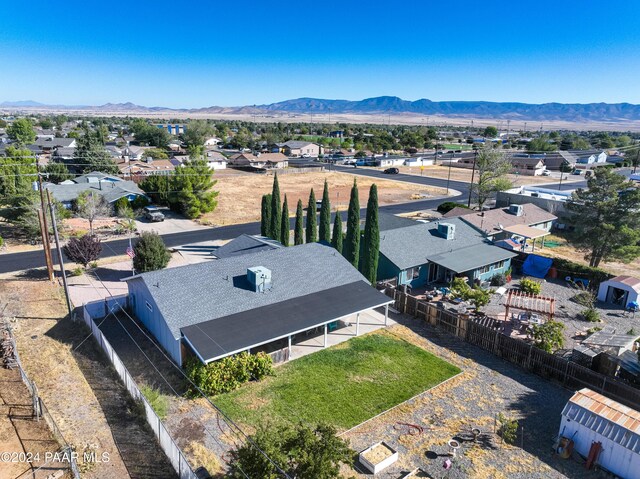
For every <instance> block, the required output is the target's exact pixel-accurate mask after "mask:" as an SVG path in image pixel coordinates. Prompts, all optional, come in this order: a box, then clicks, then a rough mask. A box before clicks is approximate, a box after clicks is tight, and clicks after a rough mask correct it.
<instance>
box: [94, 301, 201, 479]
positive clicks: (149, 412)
mask: <svg viewBox="0 0 640 479" xmlns="http://www.w3.org/2000/svg"><path fill="white" fill-rule="evenodd" d="M126 305H127V297H126V296H117V297H113V298H109V299H105V300H104V302H95V303H89V304H85V305H84V307H83V318H84V322H85V323H86V325H87V326H88V327H89V328H90V329H91V332H92V333H93V337H94V338H95V340H96V341H97V343H98V344H99V345H100V347H101V348H102V350H103V351H104V352H105V354H106V355H107V357H108V358H109V361H111V364H112V365H113V367H114V368H115V370H116V372H117V373H118V376H120V379H121V380H122V382H123V383H124V385H125V387H126V388H127V391H129V394H130V395H131V397H132V398H133V399H134V400H136V401H142V403H143V404H144V410H145V416H146V419H147V423H149V426H151V429H153V433H154V434H155V436H156V439H157V441H158V444H160V447H161V448H162V450H163V451H164V453H165V454H166V456H167V457H168V458H169V461H170V462H171V465H172V466H173V468H174V469H175V471H176V472H177V473H178V477H179V478H180V479H198V476H196V473H195V472H194V471H193V469H192V468H191V466H190V465H189V463H188V461H187V459H186V457H185V455H184V454H183V453H182V450H181V449H180V448H179V447H178V445H177V444H176V443H175V441H174V440H173V439H172V437H171V435H170V434H169V432H168V431H167V429H166V428H165V427H164V425H163V424H162V421H161V420H160V418H159V417H158V415H157V414H156V413H155V412H154V410H153V408H152V407H151V405H150V404H149V403H148V402H147V399H146V398H145V397H144V395H143V394H142V393H141V392H140V389H139V388H138V385H137V384H136V382H135V381H134V380H133V377H131V374H130V373H129V371H127V368H126V367H125V366H124V364H123V363H122V361H121V360H120V358H119V357H118V355H117V354H116V352H115V351H114V350H113V347H112V346H111V344H109V341H107V339H106V338H105V337H104V335H103V334H102V331H100V328H98V325H97V324H96V323H95V321H94V320H95V319H102V318H104V317H105V316H107V315H108V314H109V313H110V312H111V311H114V312H115V311H117V310H118V309H119V308H124V307H126Z"/></svg>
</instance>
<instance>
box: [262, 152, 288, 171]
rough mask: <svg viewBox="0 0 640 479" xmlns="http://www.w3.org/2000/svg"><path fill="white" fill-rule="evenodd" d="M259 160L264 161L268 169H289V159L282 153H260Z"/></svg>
mask: <svg viewBox="0 0 640 479" xmlns="http://www.w3.org/2000/svg"><path fill="white" fill-rule="evenodd" d="M258 160H260V161H264V162H265V166H266V167H267V168H287V167H288V166H289V159H288V158H287V157H286V156H285V155H283V154H282V153H260V154H258Z"/></svg>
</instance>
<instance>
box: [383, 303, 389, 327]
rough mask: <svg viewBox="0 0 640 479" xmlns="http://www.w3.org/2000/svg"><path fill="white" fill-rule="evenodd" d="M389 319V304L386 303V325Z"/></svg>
mask: <svg viewBox="0 0 640 479" xmlns="http://www.w3.org/2000/svg"><path fill="white" fill-rule="evenodd" d="M388 321H389V305H388V304H385V305H384V325H385V326H386V325H387V323H388Z"/></svg>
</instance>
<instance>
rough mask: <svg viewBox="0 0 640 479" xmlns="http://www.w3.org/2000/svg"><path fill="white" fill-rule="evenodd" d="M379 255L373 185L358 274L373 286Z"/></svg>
mask: <svg viewBox="0 0 640 479" xmlns="http://www.w3.org/2000/svg"><path fill="white" fill-rule="evenodd" d="M379 254H380V224H379V222H378V187H377V186H376V185H375V183H374V184H372V185H371V188H370V189H369V201H368V202H367V219H366V222H365V225H364V237H363V238H362V258H361V260H360V268H361V269H360V272H361V273H362V274H363V275H364V277H365V278H367V279H368V280H369V281H370V282H371V284H375V282H376V276H377V273H378V256H379Z"/></svg>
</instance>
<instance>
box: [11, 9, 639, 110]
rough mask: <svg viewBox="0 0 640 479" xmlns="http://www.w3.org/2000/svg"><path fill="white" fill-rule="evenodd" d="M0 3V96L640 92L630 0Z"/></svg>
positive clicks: (610, 98) (631, 95)
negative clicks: (0, 66)
mask: <svg viewBox="0 0 640 479" xmlns="http://www.w3.org/2000/svg"><path fill="white" fill-rule="evenodd" d="M4 3H5V4H4V5H3V12H2V14H1V15H0V65H2V72H1V73H0V102H1V101H4V100H12V101H15V100H26V99H29V100H35V101H40V102H43V103H61V104H92V105H93V104H102V103H106V102H125V101H132V102H134V103H137V104H141V105H146V106H156V105H160V106H169V107H204V106H211V105H222V106H231V105H251V104H262V103H271V102H274V101H281V100H286V99H291V98H298V97H317V98H343V99H349V100H359V99H362V98H368V97H373V96H379V95H394V96H399V97H401V98H404V99H407V100H416V99H419V98H429V99H431V100H487V101H522V102H529V103H540V102H549V101H557V102H579V103H586V102H600V101H604V102H624V101H626V102H630V103H640V2H639V1H636V0H623V1H619V0H611V1H608V2H606V3H603V2H600V1H594V0H580V1H577V0H572V1H566V0H555V1H553V2H552V1H546V0H537V1H530V2H520V1H513V0H511V1H509V2H506V1H498V2H478V1H464V0H458V1H456V2H444V1H437V2H434V1H430V0H424V1H414V2H409V1H403V0H396V1H394V2H391V1H387V2H379V1H375V0H373V1H359V2H355V1H349V0H343V1H333V0H323V1H317V2H309V1H305V0H298V1H268V0H263V1H248V0H235V1H232V2H215V1H205V0H202V1H192V0H173V1H165V0H154V1H149V0H129V1H126V2H125V1H120V0H112V1H110V2H98V1H93V0H89V1H87V0H84V1H77V0H62V1H60V2H52V1H45V0H29V1H22V2H4Z"/></svg>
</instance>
